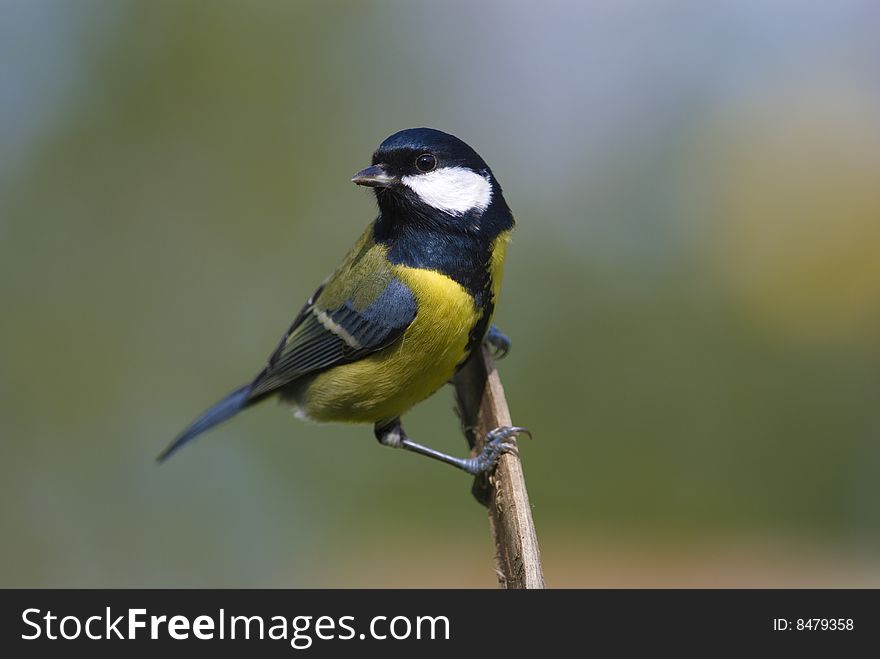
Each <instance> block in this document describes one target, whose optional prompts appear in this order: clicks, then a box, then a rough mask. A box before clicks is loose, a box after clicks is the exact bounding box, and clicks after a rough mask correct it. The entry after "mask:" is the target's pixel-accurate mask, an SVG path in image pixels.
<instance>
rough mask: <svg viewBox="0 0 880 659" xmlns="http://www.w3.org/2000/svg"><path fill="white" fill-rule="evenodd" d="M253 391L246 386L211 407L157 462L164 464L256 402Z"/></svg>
mask: <svg viewBox="0 0 880 659" xmlns="http://www.w3.org/2000/svg"><path fill="white" fill-rule="evenodd" d="M252 390H253V384H246V385H245V386H243V387H241V388H240V389H236V390H235V391H233V392H232V393H231V394H229V395H228V396H227V397H226V398H224V399H223V400H221V401H220V402H219V403H217V404H216V405H214V406H213V407H211V408H210V409H209V410H207V411H206V412H205V413H203V414H202V415H201V416H200V417H199V418H198V419H196V420H195V421H193V422H192V424H190V426H189V427H188V428H187V429H186V430H184V431H183V432H182V433H180V434H179V435H178V436H177V437H176V438H175V440H174V441H173V442H171V443H170V444H169V445H168V448H166V449H165V450H164V451H162V453H160V454H159V457H158V458H156V460H157V461H159V462H164V461H165V460H167V459H168V457H169V456H170V455H171V454H172V453H174V452H175V451H176V450H177V449H179V448H180V447H181V446H183V445H184V444H186V443H187V442H188V441H190V440H191V439H193V438H195V437H196V436H197V435H201V434H202V433H203V432H205V431H206V430H208V429H209V428H213V427H214V426H216V425H217V424H218V423H222V422H223V421H226V420H227V419H230V418H232V417H233V416H235V415H236V414H238V413H239V412H241V411H242V410H243V409H244V408H246V407H248V406H249V405H250V404H251V403H253V402H254V400H252V399H251V398H250V393H251V391H252Z"/></svg>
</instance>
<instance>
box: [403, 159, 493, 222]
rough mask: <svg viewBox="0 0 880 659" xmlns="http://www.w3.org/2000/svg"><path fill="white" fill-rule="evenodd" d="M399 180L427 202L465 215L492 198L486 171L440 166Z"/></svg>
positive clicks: (484, 204) (487, 204)
mask: <svg viewBox="0 0 880 659" xmlns="http://www.w3.org/2000/svg"><path fill="white" fill-rule="evenodd" d="M401 181H402V182H403V184H404V185H405V186H407V187H408V188H409V189H410V190H412V191H413V192H415V193H416V194H417V195H419V198H421V200H422V201H423V202H425V203H426V204H428V206H433V207H434V208H436V209H438V210H441V211H444V212H446V213H449V214H450V215H464V214H465V213H467V212H468V211H471V210H477V211H480V212H481V213H482V212H483V211H484V210H486V209H487V208H488V207H489V202H490V201H492V184H491V183H490V182H489V177H488V175H486V176H482V175H480V174H477V173H476V172H474V171H471V170H470V169H465V168H464V167H441V168H440V169H435V170H434V171H433V172H429V173H427V174H414V175H411V176H404V177H403V178H402V179H401Z"/></svg>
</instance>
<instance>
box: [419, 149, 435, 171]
mask: <svg viewBox="0 0 880 659" xmlns="http://www.w3.org/2000/svg"><path fill="white" fill-rule="evenodd" d="M436 166H437V159H436V158H435V157H434V156H432V155H431V154H430V153H423V154H422V155H420V156H419V157H418V158H416V169H417V170H419V171H420V172H430V171H431V170H433V169H434V168H435V167H436Z"/></svg>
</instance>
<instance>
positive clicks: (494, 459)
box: [465, 426, 532, 476]
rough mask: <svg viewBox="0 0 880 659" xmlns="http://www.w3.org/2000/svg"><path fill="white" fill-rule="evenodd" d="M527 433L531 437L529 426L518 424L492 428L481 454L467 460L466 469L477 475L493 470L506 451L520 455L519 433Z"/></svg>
mask: <svg viewBox="0 0 880 659" xmlns="http://www.w3.org/2000/svg"><path fill="white" fill-rule="evenodd" d="M520 434H522V435H527V436H528V437H529V438H531V436H532V433H531V432H529V430H528V429H527V428H520V427H517V426H500V427H498V428H494V429H493V430H490V431H489V432H488V433H487V434H486V443H485V444H484V445H483V450H482V451H481V452H480V454H479V455H477V456H475V457H473V458H470V459H469V460H467V464H466V467H465V471H467V472H468V473H471V474H473V475H474V476H477V475H479V474H483V473H486V472H488V471H492V470H493V469H494V468H495V465H496V464H497V463H498V459H499V458H500V457H501V456H502V455H504V454H505V453H512V454H513V455H519V449H518V448H517V445H516V439H515V438H516V436H517V435H520Z"/></svg>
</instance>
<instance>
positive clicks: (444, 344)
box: [158, 128, 528, 475]
mask: <svg viewBox="0 0 880 659" xmlns="http://www.w3.org/2000/svg"><path fill="white" fill-rule="evenodd" d="M351 180H352V182H354V183H356V184H357V185H363V186H368V187H370V188H372V189H373V191H374V192H375V195H376V201H377V203H378V206H379V214H378V216H377V218H376V219H375V220H374V221H373V222H372V223H371V224H370V225H369V226H368V227H367V229H366V231H365V232H364V234H363V235H362V236H361V237H360V240H358V241H357V243H356V244H355V246H354V247H353V248H352V249H351V251H350V252H349V253H348V255H347V256H346V257H345V260H344V261H343V262H342V265H340V266H339V267H338V268H337V269H336V272H334V273H333V274H332V275H331V276H330V277H329V278H328V279H326V280H325V281H324V283H323V284H321V285H320V286H319V287H318V290H316V291H315V292H314V293H313V294H312V296H311V297H310V298H309V299H308V301H307V302H306V304H305V306H304V307H303V308H302V309H301V310H300V312H299V314H297V316H296V318H295V319H294V321H293V323H291V325H290V327H289V328H288V329H287V331H286V332H285V333H284V335H283V336H282V337H281V341H280V342H279V344H278V347H276V348H275V350H274V352H272V354H271V356H270V357H269V361H268V363H267V364H266V366H265V367H264V368H263V370H262V371H260V373H259V374H258V375H257V376H256V377H255V378H254V379H253V380H252V381H250V382H249V383H248V384H246V385H244V386H243V387H241V388H239V389H236V390H235V391H233V392H232V393H231V394H229V395H228V396H227V397H226V398H224V399H223V400H221V401H220V402H219V403H217V404H216V405H214V406H213V407H211V408H210V409H209V410H207V411H206V412H205V413H204V414H202V415H201V416H200V417H199V418H198V419H196V420H195V421H194V422H193V423H192V425H190V426H189V427H188V428H187V429H186V430H184V431H183V432H182V433H180V435H178V436H177V438H176V439H175V440H174V441H173V442H172V443H171V444H170V445H169V446H168V448H166V449H165V451H164V452H163V453H162V454H161V455H160V456H159V458H158V459H159V461H163V460H165V459H166V458H167V457H168V456H169V455H171V454H172V453H173V452H174V451H176V450H177V449H178V448H180V447H181V446H183V445H184V444H185V443H186V442H188V441H190V440H191V439H193V438H194V437H196V436H197V435H199V434H201V433H203V432H205V431H206V430H208V429H209V428H211V427H213V426H215V425H217V424H218V423H220V422H222V421H225V420H227V419H229V418H230V417H232V416H234V415H235V414H237V413H238V412H240V411H242V410H243V409H245V408H247V407H250V406H251V405H253V404H255V403H258V402H260V401H262V400H264V399H266V398H268V397H270V396H275V395H277V396H279V397H280V399H281V401H283V402H285V403H289V404H290V405H292V406H293V407H294V409H295V411H296V412H295V413H296V415H297V416H299V417H301V418H304V419H311V420H314V421H342V422H355V423H372V424H374V432H375V435H376V438H377V439H378V440H379V442H381V443H382V444H384V445H386V446H392V447H396V448H404V449H407V450H410V451H413V452H415V453H419V454H422V455H426V456H429V457H432V458H435V459H437V460H441V461H443V462H446V463H448V464H451V465H453V466H455V467H458V468H459V469H463V470H464V471H466V472H468V473H470V474H475V475H476V474H480V473H483V472H486V471H489V470H491V469H492V468H493V467H494V466H495V464H496V462H497V460H498V458H499V456H500V455H501V454H502V453H505V452H507V451H510V450H514V447H515V443H514V441H513V437H514V436H515V435H516V434H518V433H520V432H528V431H527V430H525V429H524V428H516V427H502V428H496V429H494V430H493V431H492V432H490V433H489V435H488V436H487V437H486V442H485V445H484V448H483V450H482V452H481V453H479V454H478V455H476V456H475V457H472V458H456V457H453V456H450V455H446V454H444V453H440V452H439V451H435V450H433V449H431V448H428V447H426V446H423V445H421V444H417V443H416V442H414V441H412V440H411V439H410V438H409V437H407V435H406V433H405V432H404V430H403V426H402V425H401V421H400V417H401V415H402V414H403V413H404V412H406V411H407V410H409V409H410V408H411V407H413V406H414V405H415V404H416V403H419V402H420V401H422V400H424V399H425V398H427V397H428V396H430V395H431V394H432V393H434V392H435V391H437V390H438V389H439V388H440V387H441V386H442V385H443V384H444V383H446V382H448V381H449V380H450V378H452V376H453V375H454V374H455V372H456V371H457V370H458V369H459V368H461V366H463V365H464V363H465V362H466V361H467V359H468V358H469V356H470V355H471V352H472V351H473V350H474V349H477V348H478V347H479V346H480V344H481V342H483V341H484V340H485V341H486V342H487V343H488V344H489V345H490V347H492V348H494V349H495V350H496V351H497V352H500V353H502V354H506V353H507V350H508V349H509V347H510V342H509V340H508V339H507V337H506V336H504V334H502V333H501V332H500V331H498V330H497V329H496V328H495V327H491V329H490V323H491V320H492V314H493V311H494V309H495V303H496V301H497V299H498V292H499V287H500V285H501V276H502V271H503V266H504V257H505V253H506V251H507V243H508V241H509V238H510V232H511V230H512V229H513V225H514V220H513V216H512V215H511V212H510V208H509V207H508V206H507V203H506V202H505V201H504V196H503V194H502V192H501V186H500V185H499V184H498V180H497V179H496V178H495V175H494V174H493V173H492V170H491V169H490V168H489V166H488V165H487V164H486V162H485V161H484V160H483V159H482V158H481V157H480V156H479V155H478V154H477V153H476V152H475V151H474V150H473V149H472V148H471V147H470V146H468V145H467V144H465V143H464V142H463V141H462V140H460V139H458V138H457V137H455V136H453V135H450V134H448V133H444V132H441V131H439V130H435V129H431V128H410V129H407V130H402V131H400V132H398V133H395V134H394V135H392V136H391V137H389V138H388V139H386V140H385V141H384V142H382V144H380V145H379V148H378V149H377V150H376V152H375V153H374V154H373V160H372V165H371V166H370V167H367V168H366V169H363V170H361V171H359V172H358V173H357V174H355V175H354V177H353V178H352V179H351Z"/></svg>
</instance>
